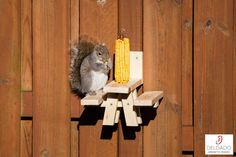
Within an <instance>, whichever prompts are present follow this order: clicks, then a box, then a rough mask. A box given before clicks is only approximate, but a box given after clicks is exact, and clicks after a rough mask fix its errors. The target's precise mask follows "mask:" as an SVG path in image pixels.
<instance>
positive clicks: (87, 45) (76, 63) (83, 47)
mask: <svg viewBox="0 0 236 157" xmlns="http://www.w3.org/2000/svg"><path fill="white" fill-rule="evenodd" d="M93 49H94V43H92V42H90V41H85V40H82V41H80V42H79V43H77V44H74V46H72V48H71V62H70V74H69V79H70V85H71V89H72V92H73V93H75V94H78V95H81V94H84V93H82V91H81V81H80V79H81V76H80V67H81V64H82V62H83V60H84V58H85V57H87V56H88V55H89V54H90V53H92V52H93Z"/></svg>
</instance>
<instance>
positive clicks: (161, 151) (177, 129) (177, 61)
mask: <svg viewBox="0 0 236 157" xmlns="http://www.w3.org/2000/svg"><path fill="white" fill-rule="evenodd" d="M170 10H171V11H170ZM181 11H182V1H172V0H165V1H156V0H145V1H144V30H143V32H144V40H143V41H144V69H145V70H144V91H150V90H163V91H164V98H163V100H162V102H161V103H160V106H159V107H158V109H157V113H155V112H154V111H149V112H147V111H146V112H145V116H146V118H149V119H151V121H150V122H149V123H148V124H146V125H147V126H145V127H144V157H153V156H162V157H169V156H171V157H177V156H182V143H181V139H182V137H181V135H182V134H181V117H182V115H181V110H182V109H181V104H182V95H181V92H182V90H181V88H182V85H181V82H182V78H181V76H182V74H181V72H182V69H181V68H182V65H181V61H182V56H181V44H182V42H181V33H182V31H181V30H182V21H181V17H182V12H181ZM143 115H144V114H143Z"/></svg>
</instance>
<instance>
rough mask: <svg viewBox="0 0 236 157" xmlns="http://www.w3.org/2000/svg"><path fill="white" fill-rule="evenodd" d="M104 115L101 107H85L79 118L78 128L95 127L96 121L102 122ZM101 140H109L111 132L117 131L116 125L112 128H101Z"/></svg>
mask: <svg viewBox="0 0 236 157" xmlns="http://www.w3.org/2000/svg"><path fill="white" fill-rule="evenodd" d="M103 115H104V108H102V107H97V106H96V107H92V106H90V107H85V108H84V110H83V112H82V114H81V116H80V118H79V125H78V130H79V126H81V125H94V126H95V125H96V124H97V122H98V120H102V119H103ZM101 129H102V131H101V136H100V138H101V139H111V138H112V134H113V132H116V131H117V125H114V126H102V127H101Z"/></svg>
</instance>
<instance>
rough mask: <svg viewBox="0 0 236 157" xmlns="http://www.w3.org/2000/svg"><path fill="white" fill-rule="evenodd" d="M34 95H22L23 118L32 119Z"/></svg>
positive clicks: (23, 93) (26, 93)
mask: <svg viewBox="0 0 236 157" xmlns="http://www.w3.org/2000/svg"><path fill="white" fill-rule="evenodd" d="M32 107H33V93H32V92H22V93H21V117H32Z"/></svg>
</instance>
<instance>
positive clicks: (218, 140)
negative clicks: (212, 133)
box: [216, 135, 223, 145]
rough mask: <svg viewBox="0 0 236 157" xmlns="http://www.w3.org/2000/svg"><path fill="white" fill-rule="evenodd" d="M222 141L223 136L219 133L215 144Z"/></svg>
mask: <svg viewBox="0 0 236 157" xmlns="http://www.w3.org/2000/svg"><path fill="white" fill-rule="evenodd" d="M222 141H223V137H222V136H221V135H219V136H217V140H216V144H218V145H219V144H221V143H222Z"/></svg>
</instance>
